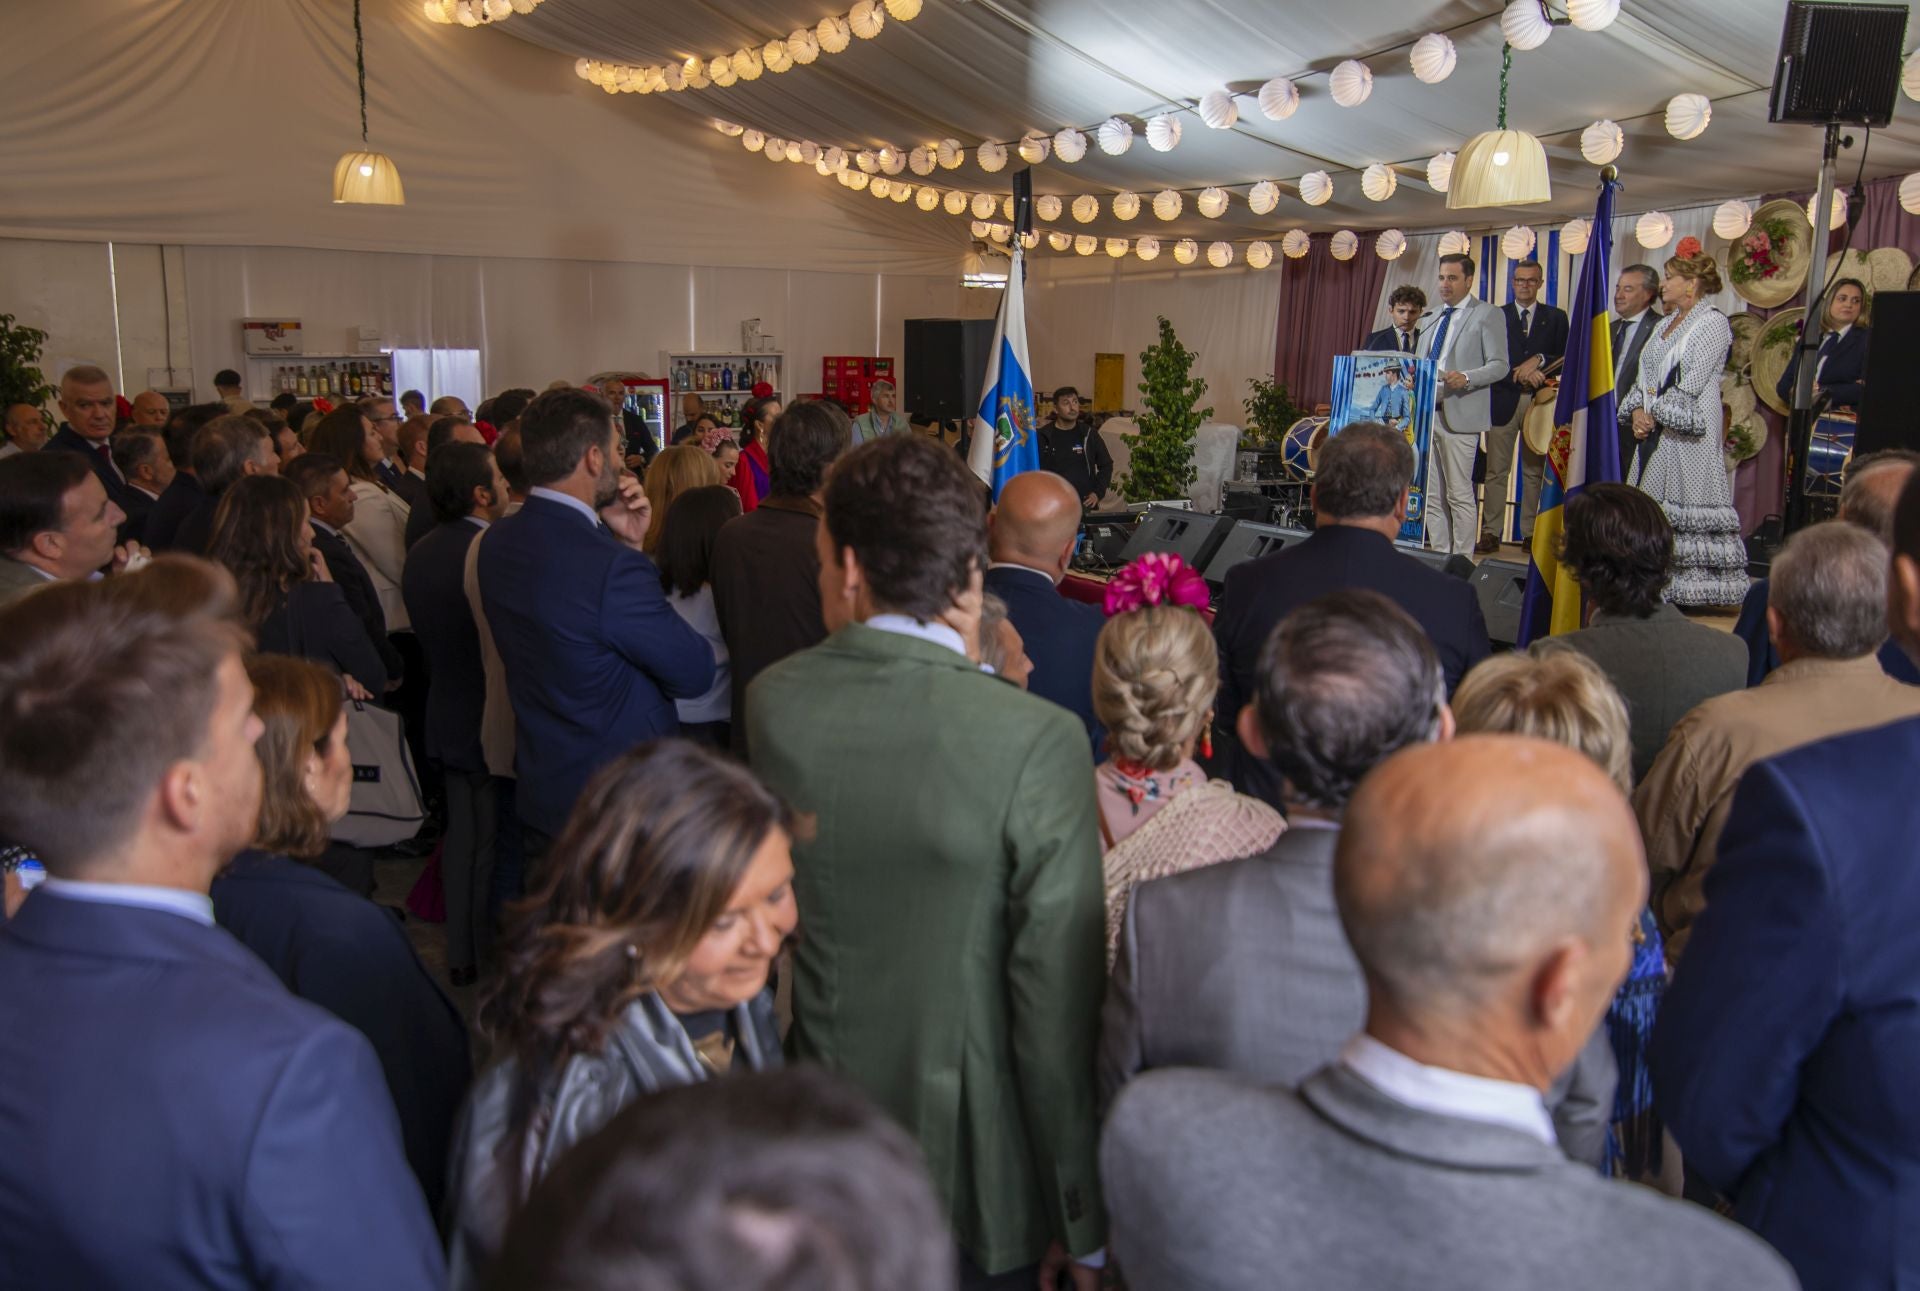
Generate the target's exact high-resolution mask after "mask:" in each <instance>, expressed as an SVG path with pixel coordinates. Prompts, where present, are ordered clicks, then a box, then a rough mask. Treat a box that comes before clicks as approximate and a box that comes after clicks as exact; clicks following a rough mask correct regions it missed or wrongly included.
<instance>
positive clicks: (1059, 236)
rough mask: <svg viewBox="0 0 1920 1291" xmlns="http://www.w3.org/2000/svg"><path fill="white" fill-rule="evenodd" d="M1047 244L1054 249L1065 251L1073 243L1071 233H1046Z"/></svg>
mask: <svg viewBox="0 0 1920 1291" xmlns="http://www.w3.org/2000/svg"><path fill="white" fill-rule="evenodd" d="M1047 245H1048V246H1050V247H1052V248H1053V249H1054V250H1055V251H1065V250H1066V249H1067V248H1068V247H1070V246H1072V245H1073V235H1072V234H1071V233H1049V234H1047Z"/></svg>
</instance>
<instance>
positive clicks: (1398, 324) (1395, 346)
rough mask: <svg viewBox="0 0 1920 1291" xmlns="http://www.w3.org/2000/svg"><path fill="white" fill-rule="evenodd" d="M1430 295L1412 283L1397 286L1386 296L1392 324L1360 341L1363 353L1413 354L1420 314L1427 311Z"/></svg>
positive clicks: (1416, 342) (1418, 337) (1417, 341)
mask: <svg viewBox="0 0 1920 1291" xmlns="http://www.w3.org/2000/svg"><path fill="white" fill-rule="evenodd" d="M1426 308H1427V293H1426V292H1424V291H1421V290H1420V289H1419V288H1418V287H1416V286H1414V285H1413V284H1412V283H1405V284H1403V285H1402V286H1399V287H1395V288H1394V289H1393V294H1392V295H1391V296H1388V297H1387V313H1388V314H1389V315H1391V316H1392V319H1393V321H1392V322H1391V323H1389V324H1388V325H1387V326H1385V327H1383V328H1381V329H1380V330H1379V331H1377V332H1372V333H1369V334H1368V336H1367V339H1366V340H1364V341H1362V342H1360V348H1361V349H1363V350H1398V351H1400V353H1402V354H1412V353H1413V352H1414V347H1415V346H1417V345H1418V344H1419V343H1420V328H1419V322H1420V315H1421V314H1423V313H1425V312H1426Z"/></svg>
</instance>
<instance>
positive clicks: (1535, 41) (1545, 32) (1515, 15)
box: [1500, 0, 1553, 50]
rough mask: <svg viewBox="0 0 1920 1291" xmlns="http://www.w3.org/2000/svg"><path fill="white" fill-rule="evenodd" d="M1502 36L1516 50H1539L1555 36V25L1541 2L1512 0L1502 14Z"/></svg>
mask: <svg viewBox="0 0 1920 1291" xmlns="http://www.w3.org/2000/svg"><path fill="white" fill-rule="evenodd" d="M1500 34H1501V35H1503V36H1505V37H1506V38H1507V43H1508V44H1509V45H1512V46H1513V47H1514V48H1515V49H1523V50H1524V49H1538V48H1540V46H1542V45H1544V44H1546V43H1547V37H1549V36H1551V35H1553V24H1552V23H1551V22H1549V21H1548V20H1547V11H1546V10H1545V9H1543V8H1541V6H1540V0H1510V2H1509V3H1508V5H1507V7H1506V9H1505V10H1503V11H1502V12H1501V14H1500Z"/></svg>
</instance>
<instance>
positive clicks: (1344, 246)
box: [1327, 229, 1360, 260]
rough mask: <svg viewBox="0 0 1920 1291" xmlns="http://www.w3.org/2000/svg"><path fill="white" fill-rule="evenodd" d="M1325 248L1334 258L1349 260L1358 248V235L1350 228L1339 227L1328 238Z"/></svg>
mask: <svg viewBox="0 0 1920 1291" xmlns="http://www.w3.org/2000/svg"><path fill="white" fill-rule="evenodd" d="M1327 250H1329V251H1331V252H1332V253H1333V258H1334V259H1335V260H1351V259H1353V257H1354V256H1355V255H1356V254H1357V253H1358V252H1359V250H1360V235H1359V234H1358V233H1355V232H1354V231H1353V230H1352V229H1341V230H1340V231H1339V232H1338V233H1336V234H1334V235H1333V237H1332V238H1330V239H1329V240H1328V242H1327Z"/></svg>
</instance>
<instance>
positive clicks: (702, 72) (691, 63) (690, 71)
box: [680, 57, 713, 90]
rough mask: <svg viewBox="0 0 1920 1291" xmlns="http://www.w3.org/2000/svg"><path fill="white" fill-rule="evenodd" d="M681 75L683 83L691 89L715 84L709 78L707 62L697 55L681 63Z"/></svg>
mask: <svg viewBox="0 0 1920 1291" xmlns="http://www.w3.org/2000/svg"><path fill="white" fill-rule="evenodd" d="M680 76H681V79H682V81H683V83H684V84H685V85H686V87H687V88H688V89H690V90H704V89H706V88H707V86H709V85H711V84H713V82H712V81H710V80H708V79H707V65H706V63H704V62H702V61H701V60H700V59H699V58H697V57H696V58H689V59H688V60H687V61H686V62H684V63H682V64H680Z"/></svg>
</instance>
